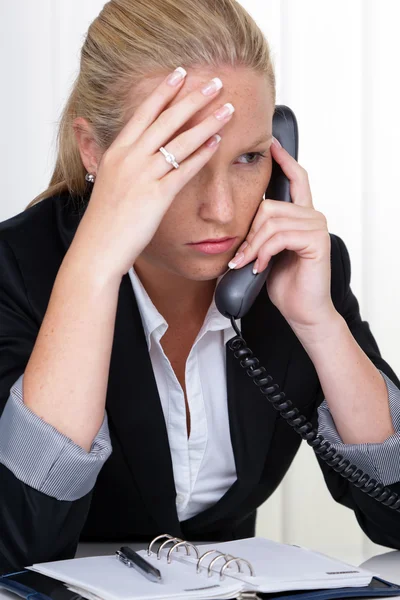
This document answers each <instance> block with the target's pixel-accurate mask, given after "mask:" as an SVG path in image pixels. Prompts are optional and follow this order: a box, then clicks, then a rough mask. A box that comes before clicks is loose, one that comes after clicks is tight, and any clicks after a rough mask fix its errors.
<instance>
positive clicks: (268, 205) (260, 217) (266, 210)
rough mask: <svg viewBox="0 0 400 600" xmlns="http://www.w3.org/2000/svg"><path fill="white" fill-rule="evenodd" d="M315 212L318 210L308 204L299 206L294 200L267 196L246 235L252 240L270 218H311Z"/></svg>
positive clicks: (247, 238)
mask: <svg viewBox="0 0 400 600" xmlns="http://www.w3.org/2000/svg"><path fill="white" fill-rule="evenodd" d="M314 212H318V211H314V209H310V207H308V206H307V207H305V206H299V205H297V204H293V203H292V202H282V201H281V200H271V199H269V198H267V199H266V200H263V202H261V204H260V206H259V208H258V212H257V214H256V216H255V217H254V219H253V222H252V224H251V227H250V230H249V232H248V234H247V236H246V240H247V241H249V242H250V241H251V239H252V238H253V237H254V235H255V234H256V233H257V231H258V230H259V229H260V227H262V226H263V225H264V223H265V222H266V221H267V220H268V219H272V218H276V217H278V218H279V217H287V218H296V219H309V218H310V216H311V215H312V214H313V213H314ZM319 214H321V215H322V213H319Z"/></svg>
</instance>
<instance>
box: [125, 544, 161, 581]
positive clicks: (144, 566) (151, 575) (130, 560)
mask: <svg viewBox="0 0 400 600" xmlns="http://www.w3.org/2000/svg"><path fill="white" fill-rule="evenodd" d="M115 554H116V556H117V557H118V559H119V560H120V561H121V562H123V563H124V565H126V566H127V567H133V568H134V569H136V570H137V571H139V573H141V574H142V575H144V576H145V577H147V579H150V581H154V582H157V583H158V582H160V581H161V580H162V577H161V573H160V571H159V570H158V569H156V568H155V567H153V565H151V564H150V563H149V562H148V561H147V560H145V559H144V558H143V557H142V556H140V554H138V553H137V552H135V551H134V550H132V548H129V546H122V548H120V549H119V550H117V551H116V553H115Z"/></svg>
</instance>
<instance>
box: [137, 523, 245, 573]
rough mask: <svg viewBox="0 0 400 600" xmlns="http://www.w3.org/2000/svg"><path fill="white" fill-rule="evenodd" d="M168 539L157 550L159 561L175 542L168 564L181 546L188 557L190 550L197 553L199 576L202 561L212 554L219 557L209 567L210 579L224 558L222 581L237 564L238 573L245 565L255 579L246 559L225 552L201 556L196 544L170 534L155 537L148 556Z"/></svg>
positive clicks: (150, 544) (169, 554)
mask: <svg viewBox="0 0 400 600" xmlns="http://www.w3.org/2000/svg"><path fill="white" fill-rule="evenodd" d="M164 538H167V539H166V540H165V541H164V542H162V543H161V544H160V546H159V548H158V550H157V560H161V554H162V551H163V550H164V548H165V547H166V546H167V545H168V544H171V543H173V542H175V543H174V545H173V546H172V547H171V548H170V549H169V550H168V553H167V564H171V561H172V554H173V552H174V550H177V551H178V552H179V548H180V546H185V548H186V556H190V548H193V550H194V551H195V554H196V558H197V563H196V573H197V574H199V573H200V572H201V563H202V561H203V560H204V559H205V558H206V557H207V556H210V555H211V554H214V553H217V554H218V556H216V557H214V558H213V559H212V560H211V561H210V563H209V565H208V567H207V574H208V577H211V576H212V574H213V572H214V573H215V572H217V573H218V571H215V570H213V567H214V565H215V564H216V562H217V561H218V560H220V559H221V558H223V559H224V560H225V564H224V565H222V566H221V569H220V571H219V578H220V580H223V579H224V572H225V570H226V569H228V568H229V567H230V566H231V564H232V563H236V566H237V569H238V573H243V571H242V569H241V563H245V564H246V565H247V566H248V568H249V571H250V576H251V577H255V572H254V569H253V566H252V565H251V563H250V562H249V561H248V560H246V559H244V558H240V557H238V556H232V554H224V553H223V552H220V551H219V550H207V552H204V554H202V555H201V556H200V552H199V548H198V546H196V545H195V544H192V543H191V542H187V541H186V540H182V539H180V538H177V537H174V536H172V535H170V534H168V533H163V534H162V535H158V536H157V537H155V538H154V539H153V540H152V541H151V542H150V543H149V545H148V546H147V550H146V554H147V556H150V555H151V554H152V550H151V549H152V547H153V545H154V544H155V543H156V542H158V541H160V540H162V539H164Z"/></svg>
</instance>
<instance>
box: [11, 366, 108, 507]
mask: <svg viewBox="0 0 400 600" xmlns="http://www.w3.org/2000/svg"><path fill="white" fill-rule="evenodd" d="M23 377H24V374H22V375H21V376H20V377H19V378H18V379H17V381H16V382H15V383H14V385H13V386H12V388H11V390H10V396H9V398H8V400H7V403H6V406H5V408H4V411H3V414H2V415H1V418H0V462H1V463H2V464H3V465H4V466H5V467H7V469H9V470H10V471H11V472H12V473H13V474H14V475H15V477H17V479H19V480H20V481H22V482H23V483H26V484H27V485H29V486H30V487H32V488H34V489H36V490H38V491H39V492H43V493H44V494H46V495H48V496H52V497H53V498H56V499H57V500H67V501H73V500H78V499H79V498H82V497H83V496H85V495H86V494H87V493H88V492H90V491H91V490H92V489H93V487H94V485H95V483H96V479H97V476H98V474H99V472H100V470H101V468H102V466H103V464H104V463H105V462H106V460H107V459H108V457H109V456H110V454H111V452H112V446H111V440H110V433H109V430H108V420H107V413H106V412H105V413H104V419H103V423H102V425H101V427H100V429H99V431H98V433H97V435H96V437H95V439H94V440H93V443H92V446H91V449H90V452H87V451H86V450H84V449H83V448H81V447H80V446H78V444H75V442H73V441H72V440H71V439H70V438H68V437H67V436H65V435H63V434H62V433H60V432H59V431H58V430H57V429H56V428H55V427H53V426H52V425H50V424H49V423H46V421H44V420H43V419H41V418H40V417H39V416H38V415H37V414H36V413H34V412H33V411H31V410H30V409H29V408H28V407H27V406H26V405H25V404H24V401H23V398H22V394H23Z"/></svg>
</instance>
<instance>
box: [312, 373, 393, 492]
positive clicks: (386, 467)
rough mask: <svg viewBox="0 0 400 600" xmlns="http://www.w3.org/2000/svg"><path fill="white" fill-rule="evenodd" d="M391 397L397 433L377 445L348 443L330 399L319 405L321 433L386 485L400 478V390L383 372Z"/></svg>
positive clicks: (367, 472)
mask: <svg viewBox="0 0 400 600" xmlns="http://www.w3.org/2000/svg"><path fill="white" fill-rule="evenodd" d="M379 372H380V373H381V375H382V376H383V378H384V380H385V383H386V387H387V390H388V396H389V406H390V414H391V417H392V422H393V428H394V430H395V432H396V433H394V434H393V435H391V436H390V437H389V438H387V439H386V440H385V441H384V442H381V443H380V444H378V443H373V444H369V443H368V444H344V443H343V441H342V438H341V437H340V435H339V433H338V431H337V429H336V426H335V422H334V420H333V418H332V415H331V412H330V410H329V407H328V404H327V402H326V400H324V401H323V402H322V403H321V405H320V406H319V407H318V433H319V434H320V435H322V436H323V437H324V438H325V439H326V440H327V441H328V442H330V443H331V445H332V448H333V449H334V450H337V451H338V452H339V453H340V454H341V455H342V456H343V457H344V458H346V459H348V460H349V461H350V462H351V463H353V464H354V465H356V466H357V467H359V468H360V469H362V471H364V473H366V474H367V475H369V477H373V478H374V479H376V481H378V482H379V483H383V485H390V484H392V483H397V482H399V481H400V461H399V456H400V390H399V389H398V387H397V386H395V385H394V383H393V382H392V381H391V380H390V379H389V377H387V375H385V373H383V372H382V371H381V370H380V369H379Z"/></svg>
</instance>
